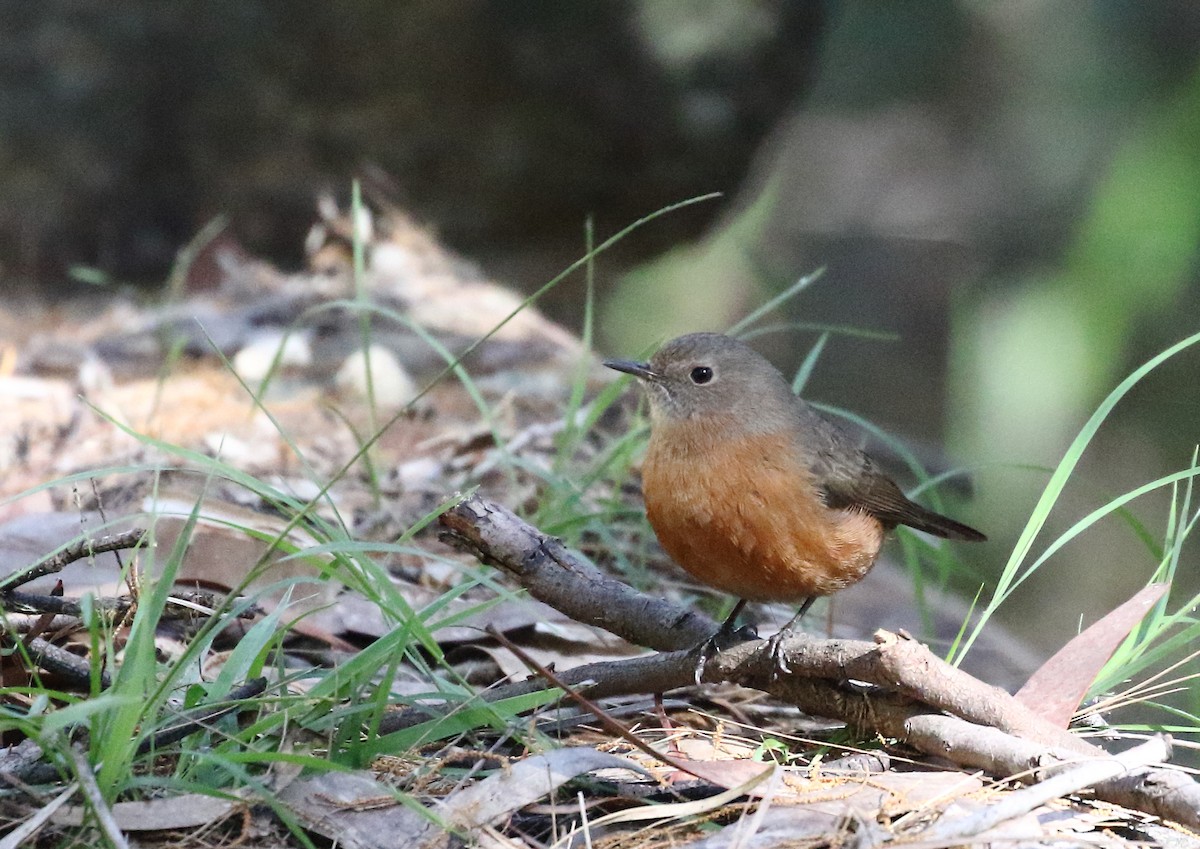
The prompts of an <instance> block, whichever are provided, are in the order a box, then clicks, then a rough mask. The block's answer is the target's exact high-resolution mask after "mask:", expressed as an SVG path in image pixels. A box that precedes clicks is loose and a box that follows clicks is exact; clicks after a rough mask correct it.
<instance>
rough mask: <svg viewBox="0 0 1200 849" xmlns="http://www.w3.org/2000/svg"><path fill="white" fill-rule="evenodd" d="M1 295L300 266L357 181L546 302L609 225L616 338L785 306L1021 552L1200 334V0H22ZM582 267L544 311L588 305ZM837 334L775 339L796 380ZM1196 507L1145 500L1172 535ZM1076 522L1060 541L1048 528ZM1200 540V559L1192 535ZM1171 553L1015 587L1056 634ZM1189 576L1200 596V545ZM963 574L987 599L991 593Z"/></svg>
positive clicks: (1081, 552)
mask: <svg viewBox="0 0 1200 849" xmlns="http://www.w3.org/2000/svg"><path fill="white" fill-rule="evenodd" d="M0 15H2V19H3V21H4V24H3V27H2V31H0V286H2V287H3V289H4V291H7V292H9V293H15V292H18V291H22V292H26V293H28V292H30V291H32V292H35V293H37V294H38V295H39V296H42V297H45V298H52V297H62V296H64V295H65V294H68V293H70V292H71V291H72V287H73V286H74V287H77V286H78V284H75V283H73V282H72V280H73V278H72V276H71V270H72V269H77V268H79V267H86V268H88V269H91V270H92V276H93V277H95V276H101V277H103V278H105V279H108V280H111V281H113V282H114V283H120V284H138V285H143V286H147V287H152V286H154V285H156V284H161V282H162V281H163V280H164V279H165V278H166V277H167V274H168V270H169V268H170V266H171V263H172V261H173V259H174V257H175V255H176V252H177V251H178V250H179V249H180V248H181V247H182V246H183V245H184V244H186V243H187V242H188V241H189V240H190V239H191V238H192V237H193V236H195V234H196V233H197V232H198V231H200V230H201V228H203V227H204V225H205V224H206V223H207V222H208V221H210V220H212V218H213V217H214V216H217V215H224V216H227V217H228V220H229V222H230V225H229V226H230V227H231V229H232V231H233V232H234V233H235V234H236V236H237V238H238V240H239V241H240V242H241V243H242V244H243V245H245V246H246V248H247V249H248V250H250V251H251V252H252V253H254V254H257V255H260V256H263V257H266V258H269V259H270V260H272V261H273V262H276V263H278V264H279V265H281V266H283V267H285V268H298V267H300V266H301V264H302V262H303V252H302V246H303V240H304V234H305V232H306V230H307V229H308V227H309V225H310V224H311V223H312V221H313V220H314V209H315V198H316V196H317V194H318V193H319V192H321V191H326V190H328V191H333V192H334V193H336V194H337V195H339V196H340V197H342V198H345V197H346V196H348V193H349V185H350V181H351V180H352V179H353V178H355V177H359V178H361V179H363V180H364V181H365V182H366V183H367V184H368V186H369V187H371V189H372V190H373V191H376V192H379V193H383V194H386V195H387V196H388V197H389V198H391V199H392V200H393V201H394V202H396V203H397V204H399V205H400V206H402V207H404V208H406V209H408V210H410V211H411V212H412V213H414V214H415V215H416V216H417V217H418V218H419V219H420V220H422V221H423V222H425V223H427V224H429V225H430V226H431V227H432V228H433V229H434V230H435V231H436V232H437V233H438V234H439V236H440V237H441V238H442V239H443V240H444V241H445V242H446V243H448V244H449V245H450V246H452V247H453V248H454V249H456V250H458V251H459V252H461V253H462V254H464V255H465V256H468V257H470V258H472V259H474V260H476V261H478V262H479V263H481V264H482V265H483V267H484V268H485V269H486V270H487V271H488V272H489V273H490V274H492V275H494V276H495V277H497V278H498V279H501V280H503V281H506V282H508V283H509V284H511V285H513V286H515V287H517V288H522V289H525V290H532V289H533V288H535V287H536V286H538V285H540V284H541V283H543V282H545V281H546V280H548V279H549V278H551V277H552V276H554V274H555V273H557V272H558V271H559V270H561V269H562V268H563V267H564V266H566V265H567V264H568V263H569V262H571V261H572V260H574V259H576V258H577V257H579V256H580V255H581V254H582V253H583V251H584V244H585V243H584V227H585V221H586V220H588V219H589V217H590V218H592V219H593V220H594V221H595V226H596V230H597V233H598V235H599V237H600V238H603V237H605V236H607V235H611V234H612V233H614V232H615V231H617V230H618V229H620V228H622V227H623V226H625V225H627V224H629V223H631V222H632V221H634V220H636V219H637V218H639V217H641V216H644V215H646V214H648V213H651V212H653V211H654V210H656V209H658V208H660V207H662V206H665V205H667V204H670V203H674V202H677V201H680V200H683V199H685V198H688V197H692V196H696V195H700V194H703V193H707V192H713V191H718V192H722V193H723V197H722V198H721V199H720V200H717V201H712V202H707V203H704V204H700V205H697V206H692V207H689V208H688V209H686V210H684V211H682V212H678V213H675V214H672V215H668V216H666V217H664V218H662V219H660V220H658V221H656V222H654V223H653V224H652V225H650V226H649V227H647V228H644V229H642V230H640V231H639V232H637V233H636V234H634V235H633V236H632V237H630V238H628V239H627V240H625V241H624V242H622V243H621V244H619V245H618V246H617V248H616V249H615V250H614V251H613V252H611V253H609V254H606V255H604V256H603V257H602V258H601V260H600V261H599V265H598V275H599V276H598V281H599V287H598V292H599V294H598V299H599V309H600V313H599V315H600V329H601V337H600V345H601V346H602V347H603V348H604V350H605V352H606V353H612V354H619V355H634V354H636V353H638V352H639V351H642V350H644V349H646V348H647V347H648V346H651V345H653V344H654V343H656V342H657V341H659V340H661V339H663V338H666V337H667V336H670V335H673V334H675V333H676V332H680V331H684V330H694V329H721V328H724V327H727V326H729V325H730V324H732V322H733V321H735V320H736V319H737V318H739V317H740V316H742V315H744V314H745V312H746V311H748V310H749V309H751V308H752V307H754V306H755V305H757V304H759V303H761V302H762V301H764V300H765V299H766V298H768V297H769V296H770V295H771V294H773V293H775V292H778V291H781V290H782V289H783V288H785V287H786V286H788V285H790V284H791V283H792V282H794V281H795V280H796V279H798V278H799V277H801V276H802V275H804V274H806V273H808V272H811V271H812V270H814V269H815V268H817V267H820V266H823V267H825V269H826V271H825V273H824V276H823V277H822V278H821V279H820V280H819V281H818V282H817V283H816V284H814V285H813V286H812V287H811V288H810V289H808V290H806V291H805V292H804V293H803V294H801V295H800V296H799V297H798V298H796V299H795V300H794V301H793V302H792V303H790V304H789V305H788V306H787V307H786V308H785V309H784V310H783V311H782V315H781V316H779V317H777V318H778V319H779V320H780V321H790V322H803V323H813V324H822V325H833V326H853V327H859V328H866V329H870V330H875V331H883V332H886V333H891V334H895V336H896V337H897V338H896V339H895V340H894V341H883V340H879V339H873V338H862V337H854V336H845V335H834V336H831V337H830V340H829V343H828V345H827V347H826V348H825V350H824V353H823V355H822V357H821V359H820V361H819V363H818V365H817V368H816V371H815V373H814V375H813V378H812V380H811V382H810V384H809V388H808V391H807V394H808V395H809V396H810V397H812V398H815V399H817V400H821V401H825V402H829V403H832V404H835V405H838V406H842V407H846V408H849V409H852V410H854V411H856V412H857V413H860V414H862V415H864V416H866V417H868V418H870V419H872V420H874V421H876V422H878V423H879V424H880V425H882V426H884V427H886V428H888V429H891V430H892V431H894V432H896V433H898V434H900V435H901V436H903V437H904V438H905V439H907V440H909V441H910V442H912V443H913V444H915V445H917V446H918V447H921V448H923V449H927V450H928V451H929V452H930V454H929V456H936V452H940V451H944V452H945V456H946V457H947V458H949V459H948V460H947V462H948V463H950V464H962V465H965V466H967V467H969V468H971V469H972V471H973V473H974V475H973V481H974V489H975V495H974V497H973V498H972V499H971V500H970V501H969V502H967V503H963V504H961V505H956V506H955V512H956V513H957V514H959V515H961V516H962V517H963V518H964V519H965V520H967V521H969V522H970V523H971V524H974V525H977V526H979V527H981V528H983V529H984V530H985V531H987V532H988V534H989V535H990V536H991V537H992V540H993V541H992V542H991V543H989V544H988V545H987V546H986V547H984V548H978V549H977V548H972V549H970V550H969V551H964V552H963V554H964V556H967V557H970V558H971V559H972V561H973V562H976V563H978V564H979V570H980V574H989V573H991V574H994V573H995V571H996V570H997V569H998V568H999V566H1000V565H1001V564H1002V563H1003V562H1004V560H1005V558H1006V557H1007V555H1008V552H1009V550H1010V549H1011V546H1012V544H1013V542H1014V541H1015V539H1016V537H1017V534H1018V532H1019V530H1020V528H1021V527H1022V525H1023V523H1024V521H1025V519H1026V518H1027V516H1028V514H1029V511H1030V509H1031V507H1032V505H1033V503H1034V502H1035V501H1036V499H1037V497H1038V495H1039V494H1040V492H1041V490H1042V488H1043V486H1044V485H1045V482H1046V480H1047V477H1048V474H1047V472H1046V471H1045V470H1044V469H1045V467H1050V466H1053V465H1054V464H1056V463H1057V462H1058V460H1059V458H1060V457H1061V456H1062V453H1063V451H1064V449H1065V447H1066V446H1067V445H1068V443H1069V442H1070V440H1071V438H1072V437H1073V436H1074V434H1075V433H1076V432H1077V431H1078V429H1079V427H1080V426H1081V425H1082V424H1083V423H1084V421H1085V420H1086V419H1087V417H1088V416H1089V415H1090V414H1091V412H1092V411H1093V410H1094V409H1095V407H1096V405H1097V404H1098V403H1099V402H1100V401H1101V400H1102V399H1103V398H1104V396H1105V395H1106V394H1107V392H1108V391H1109V390H1110V389H1111V388H1112V387H1113V386H1115V385H1116V384H1117V383H1118V382H1119V381H1120V380H1121V378H1122V377H1123V376H1125V375H1126V374H1128V373H1129V371H1131V370H1132V369H1133V368H1134V367H1135V366H1136V365H1137V364H1139V363H1140V362H1142V361H1144V360H1145V359H1147V358H1148V357H1150V356H1152V355H1153V354H1155V353H1156V352H1158V351H1160V350H1162V349H1163V348H1165V347H1166V346H1167V345H1168V344H1170V343H1171V342H1174V341H1175V340H1177V339H1179V338H1181V337H1183V336H1184V335H1186V334H1188V333H1192V332H1195V331H1196V330H1197V329H1198V325H1200V321H1198V320H1197V316H1200V286H1198V285H1197V279H1196V278H1197V268H1196V260H1197V255H1198V253H1197V249H1198V247H1200V75H1198V64H1197V62H1198V58H1200V56H1198V53H1200V6H1198V5H1197V4H1195V3H1194V2H1186V1H1185V0H1177V1H1176V2H1171V0H1163V1H1162V2H1144V0H1109V1H1108V2H1095V3H1087V4H1082V3H1047V4H1035V3H994V2H988V0H974V2H969V1H968V0H960V2H949V0H919V2H918V0H887V2H865V0H864V2H846V3H837V2H797V1H796V0H640V2H633V0H608V2H604V3H546V2H523V1H522V0H503V2H502V0H409V2H397V1H396V0H341V2H338V3H336V4H334V3H317V2H284V0H274V1H273V2H272V0H205V2H198V0H175V2H172V3H161V2H159V1H158V0H120V2H100V0H93V2H88V0H40V2H37V3H30V2H28V0H0ZM582 292H583V288H582V285H581V284H580V282H579V281H573V282H569V283H567V284H565V285H564V286H562V287H560V288H559V289H558V290H556V291H555V292H554V293H552V295H551V297H550V298H549V299H548V301H547V303H546V304H544V306H545V307H546V308H547V310H548V311H549V312H551V313H552V314H553V315H554V316H555V317H556V318H558V319H559V320H560V321H562V322H563V323H565V324H566V325H568V326H570V327H573V328H578V327H579V325H580V321H581V319H580V316H581V313H582V307H583V295H582ZM817 338H818V335H817V332H816V331H813V330H803V329H799V330H798V329H792V330H790V331H788V332H779V333H774V334H770V335H768V336H764V337H762V338H760V339H759V340H758V344H760V347H761V348H762V350H763V351H764V352H765V353H767V354H769V355H770V356H772V357H773V358H774V359H776V361H777V362H779V363H780V364H781V365H785V366H788V367H791V368H794V367H795V366H796V365H798V364H799V363H800V362H801V361H802V359H803V358H804V356H805V354H806V353H807V352H808V350H809V349H810V347H811V346H812V345H813V344H814V342H815V341H816V339H817ZM1198 369H1200V352H1186V353H1184V354H1182V355H1181V356H1179V357H1177V358H1175V359H1173V360H1172V361H1170V362H1169V363H1168V364H1167V365H1165V366H1164V367H1163V368H1161V369H1160V370H1159V371H1157V372H1155V373H1154V374H1153V375H1151V376H1150V377H1149V378H1148V379H1147V380H1146V381H1145V382H1144V383H1143V384H1142V385H1141V386H1140V387H1139V388H1138V389H1136V390H1135V392H1134V393H1133V394H1132V395H1131V396H1130V397H1129V398H1128V399H1127V400H1126V401H1125V402H1124V403H1123V404H1122V405H1121V406H1120V407H1118V409H1117V411H1116V412H1115V413H1114V415H1113V416H1112V417H1111V419H1110V420H1109V422H1108V423H1106V425H1105V427H1104V428H1103V430H1102V431H1101V434H1100V436H1099V438H1098V439H1097V441H1096V442H1095V443H1094V445H1093V446H1092V448H1091V449H1090V450H1089V452H1088V453H1087V454H1086V455H1085V457H1084V461H1083V463H1082V465H1081V467H1080V470H1079V471H1078V472H1077V475H1076V477H1075V479H1074V480H1073V481H1072V484H1071V486H1070V488H1069V490H1068V495H1067V497H1066V498H1065V499H1064V501H1063V502H1062V503H1061V504H1060V505H1059V507H1058V508H1057V510H1056V512H1055V514H1054V516H1053V519H1052V522H1051V529H1052V530H1059V531H1061V530H1062V529H1064V528H1066V527H1069V526H1070V524H1071V523H1072V522H1073V521H1074V520H1075V519H1076V518H1078V517H1079V516H1081V515H1083V514H1084V513H1086V512H1087V511H1088V510H1090V509H1092V508H1094V507H1096V506H1098V505H1100V504H1103V503H1104V502H1105V501H1107V500H1108V499H1109V498H1111V497H1112V496H1113V495H1115V494H1117V493H1120V492H1124V491H1127V490H1129V489H1132V488H1133V487H1135V486H1137V485H1140V484H1142V483H1144V482H1146V481H1148V480H1151V479H1153V478H1155V477H1158V476H1160V475H1163V474H1166V473H1169V472H1172V471H1175V470H1178V469H1181V468H1184V467H1186V466H1187V465H1188V464H1189V462H1190V457H1191V451H1192V447H1193V445H1194V444H1195V443H1196V442H1197V440H1198V438H1200V428H1198V427H1197V419H1198V414H1200V398H1198V393H1197V386H1196V384H1197V380H1196V375H1197V372H1198ZM1167 507H1168V502H1167V499H1166V497H1165V496H1161V497H1151V498H1147V499H1145V500H1143V501H1139V502H1137V503H1135V504H1134V505H1133V512H1134V513H1135V514H1136V516H1137V517H1138V518H1139V519H1140V520H1141V521H1142V522H1144V523H1145V525H1146V527H1147V528H1148V530H1149V532H1150V535H1151V536H1152V537H1156V538H1159V539H1161V536H1162V533H1163V529H1164V527H1165V525H1166V521H1167ZM1051 538H1052V537H1051V536H1047V537H1045V538H1044V539H1046V540H1048V539H1051ZM1193 548H1194V547H1193ZM1154 565H1155V560H1154V558H1153V557H1151V556H1150V554H1149V553H1148V551H1147V548H1146V546H1145V545H1143V544H1142V543H1141V542H1139V540H1138V538H1137V536H1136V535H1135V534H1134V533H1132V532H1131V531H1130V530H1129V529H1128V527H1127V526H1126V525H1124V524H1122V523H1121V522H1120V521H1117V520H1109V521H1106V522H1105V523H1104V524H1103V525H1102V526H1101V527H1099V528H1098V529H1096V531H1094V532H1091V533H1088V534H1086V535H1085V536H1084V537H1083V538H1082V539H1080V540H1079V541H1077V542H1075V543H1073V544H1072V545H1070V546H1068V547H1067V548H1066V549H1065V550H1064V551H1063V552H1062V553H1061V554H1060V555H1057V556H1056V557H1055V558H1054V560H1053V561H1052V562H1051V563H1050V564H1049V567H1048V568H1047V569H1046V570H1045V571H1044V573H1043V574H1040V575H1039V576H1037V577H1035V578H1034V579H1032V580H1031V581H1030V582H1029V583H1028V585H1027V586H1026V587H1025V588H1024V590H1023V591H1022V592H1020V593H1019V595H1018V597H1017V599H1016V600H1015V602H1014V603H1013V604H1012V605H1010V606H1009V607H1008V608H1007V610H1006V616H1007V618H1008V621H1009V622H1010V623H1012V624H1015V625H1017V626H1018V627H1019V628H1021V629H1022V630H1024V631H1026V632H1028V636H1029V637H1030V639H1032V640H1034V641H1036V642H1037V643H1039V644H1041V645H1043V646H1045V647H1047V648H1048V647H1050V646H1054V645H1057V644H1060V643H1061V642H1062V641H1063V640H1065V639H1066V638H1067V637H1069V636H1070V635H1071V634H1072V633H1073V632H1074V631H1075V629H1076V627H1077V626H1078V624H1079V622H1080V621H1081V620H1082V621H1084V622H1088V621H1091V620H1093V619H1094V618H1095V617H1097V616H1098V615H1100V614H1101V613H1103V612H1104V611H1105V610H1107V609H1109V608H1111V607H1112V606H1114V605H1115V604H1116V603H1118V602H1119V601H1121V600H1123V599H1124V598H1125V597H1127V596H1129V595H1130V594H1132V592H1133V591H1134V590H1135V589H1136V588H1137V587H1138V586H1139V585H1140V584H1141V583H1142V582H1143V581H1144V580H1145V579H1146V577H1147V575H1148V574H1149V573H1150V571H1151V570H1152V569H1153V567H1154ZM1185 568H1186V571H1187V575H1186V580H1188V581H1191V584H1190V585H1189V586H1188V587H1185V588H1183V589H1184V590H1185V591H1194V590H1195V589H1196V588H1197V581H1196V569H1195V554H1194V553H1193V554H1192V555H1191V557H1190V559H1189V560H1187V565H1186V567H1185ZM971 580H972V579H970V578H968V579H965V580H964V584H965V585H966V587H965V588H966V589H968V590H970V591H973V589H974V587H973V586H971Z"/></svg>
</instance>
